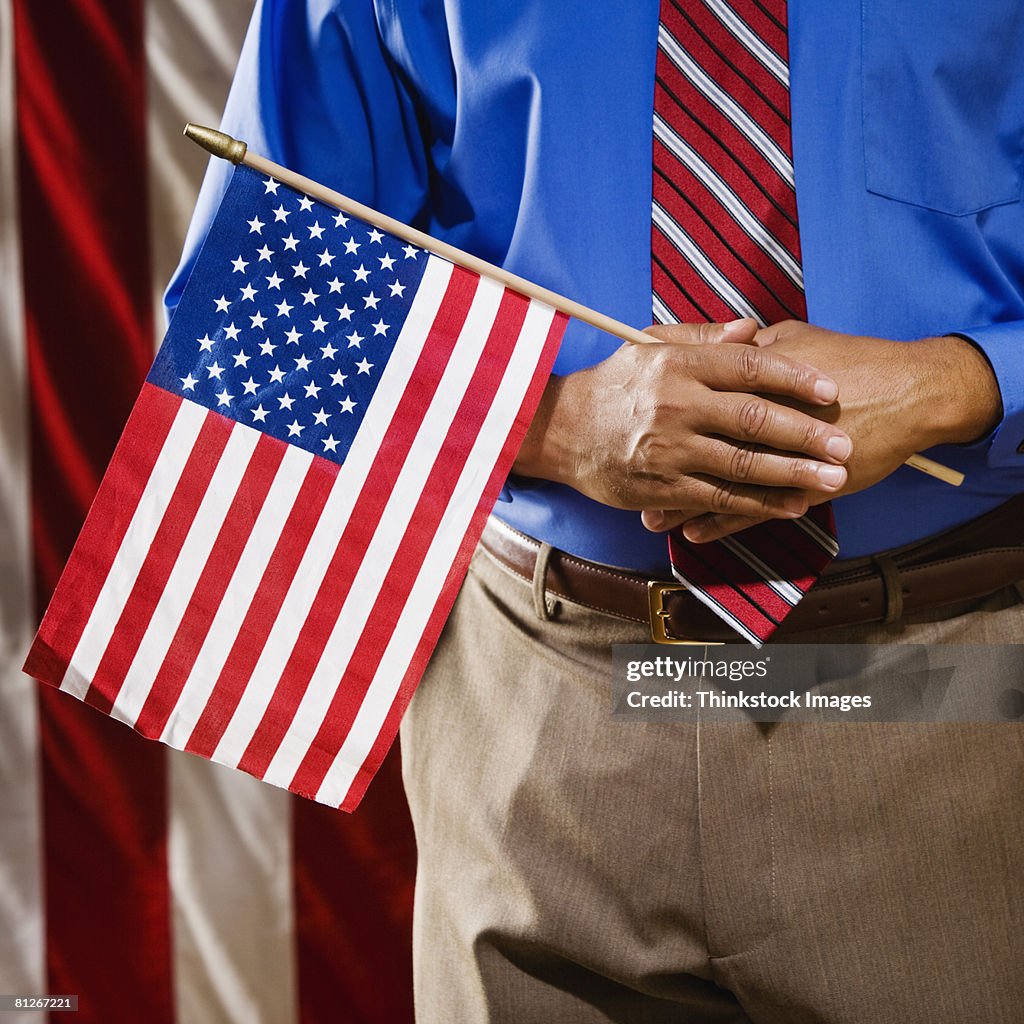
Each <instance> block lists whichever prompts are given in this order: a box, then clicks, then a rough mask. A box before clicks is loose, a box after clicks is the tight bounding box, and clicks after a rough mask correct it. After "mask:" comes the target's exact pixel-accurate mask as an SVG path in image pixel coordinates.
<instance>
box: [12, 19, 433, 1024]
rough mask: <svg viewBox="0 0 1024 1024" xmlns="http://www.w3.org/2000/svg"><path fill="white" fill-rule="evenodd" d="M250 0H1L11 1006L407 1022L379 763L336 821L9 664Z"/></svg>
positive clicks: (125, 359)
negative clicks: (28, 995)
mask: <svg viewBox="0 0 1024 1024" xmlns="http://www.w3.org/2000/svg"><path fill="white" fill-rule="evenodd" d="M250 7H251V4H250V3H249V2H248V0H228V2H225V0H105V2H104V3H102V4H100V3H92V2H87V0H76V2H73V0H61V2H54V3H46V4H41V3H36V2H33V0H0V289H2V292H3V293H2V297H0V481H2V484H0V488H2V490H0V563H2V564H0V992H3V993H13V992H64V993H77V994H78V995H79V996H80V1004H79V1005H80V1010H79V1012H78V1013H77V1014H76V1015H75V1019H76V1020H78V1021H81V1022H83V1024H85V1022H89V1024H92V1022H96V1024H120V1022H122V1021H124V1022H135V1021H139V1020H145V1021H147V1022H148V1024H172V1022H173V1024H184V1022H189V1024H192V1022H203V1024H207V1022H209V1024H218V1022H239V1024H241V1022H246V1024H248V1022H260V1021H267V1022H273V1024H314V1022H316V1024H318V1022H326V1021H330V1022H334V1021H341V1020H344V1021H350V1022H356V1024H358V1022H371V1021H372V1022H381V1024H400V1022H402V1021H410V1020H411V1018H412V1009H411V1003H412V998H411V980H410V974H411V969H410V952H409V942H410V917H411V905H412V880H413V872H414V844H413V838H412V830H411V825H410V823H409V820H408V814H407V810H406V808H405V804H404V798H403V796H402V791H401V785H400V779H399V765H398V761H397V758H396V757H395V756H394V755H392V756H391V757H389V758H388V760H386V761H385V763H384V765H383V767H382V769H381V771H380V772H379V773H378V775H377V778H376V781H375V782H374V784H373V786H372V788H371V790H370V793H369V796H368V797H367V799H366V800H365V801H364V803H363V806H362V807H361V808H360V810H359V812H358V814H356V815H354V816H350V815H345V814H342V813H340V812H338V811H336V810H332V809H330V808H328V807H324V806H320V805H318V804H316V803H313V802H312V801H309V800H303V799H300V798H297V797H294V796H291V795H290V794H288V793H287V792H285V791H284V790H281V789H277V788H275V787H273V786H269V785H266V784H264V783H261V782H258V781H256V780H255V779H253V778H250V777H249V776H248V775H245V774H243V773H241V772H236V771H231V770H229V769H226V768H223V767H220V766H218V765H215V764H211V763H210V762H208V761H205V760H203V759H201V758H198V757H193V756H190V755H188V754H183V753H178V752H176V751H173V750H170V749H169V748H167V747H165V746H163V745H162V744H157V743H152V742H149V741H147V740H145V739H143V738H142V737H141V736H138V735H136V734H135V733H134V732H132V731H131V730H130V729H128V728H125V726H124V725H122V724H121V723H119V722H116V721H113V720H111V719H109V718H107V717H106V716H104V715H101V714H97V713H96V711H95V710H93V709H92V708H90V707H87V706H85V705H84V704H82V703H81V702H80V701H79V700H76V699H74V698H72V697H71V696H69V695H67V694H65V693H62V692H59V691H58V690H56V689H53V688H51V687H43V686H39V685H38V684H37V683H34V682H33V681H32V680H30V679H28V678H26V677H24V676H22V674H21V672H20V667H21V663H22V661H23V659H24V656H25V652H26V651H27V650H28V647H29V644H30V642H31V639H32V635H33V633H34V631H35V629H36V627H37V625H38V620H39V616H40V613H41V611H42V609H43V608H44V607H45V606H46V605H47V603H48V601H49V598H50V594H51V592H52V591H53V589H54V587H55V585H56V583H57V579H58V577H59V575H60V572H61V569H62V567H63V565H64V564H65V562H66V561H67V559H68V556H69V554H70V552H71V549H72V546H73V544H74V541H75V538H76V536H77V534H78V531H79V529H80V528H81V525H82V523H83V521H84V519H85V515H86V512H87V510H88V508H89V506H90V504H91V502H92V500H93V498H94V496H95V493H96V491H97V489H98V486H99V481H100V478H101V476H102V473H103V470H104V468H105V467H106V465H107V463H108V461H109V459H110V457H111V455H112V453H113V451H114V447H115V444H116V441H117V438H118V436H119V435H120V433H121V431H122V429H123V427H124V425H125V423H126V421H127V419H128V416H129V413H130V411H131V409H132V406H133V403H134V402H135V400H136V397H137V395H138V393H139V389H140V387H141V385H142V383H143V380H144V378H145V376H146V373H147V371H148V368H149V366H150V363H151V361H152V356H153V350H154V340H155V338H156V336H157V335H162V333H163V325H162V323H160V319H161V318H160V314H159V311H158V297H159V294H160V291H161V290H162V288H163V286H164V284H165V283H166V281H167V280H168V278H169V276H170V274H171V271H172V269H173V267H174V264H175V262H176V260H177V256H178V252H179V250H180V246H181V239H182V238H183V237H184V232H185V228H186V225H187V219H188V216H189V213H190V211H191V207H192V203H193V201H194V198H195V194H196V191H197V190H198V183H199V178H200V176H201V173H202V169H203V166H204V158H203V156H202V155H201V154H200V153H199V151H198V150H196V149H195V147H192V146H189V145H187V144H185V143H183V142H182V141H181V139H180V131H181V125H182V124H183V123H184V122H185V121H186V120H188V119H190V118H192V119H198V120H204V121H206V122H207V123H215V122H216V120H217V117H218V114H219V109H218V108H219V106H220V104H221V102H222V100H223V97H224V96H225V95H226V91H227V84H228V81H229V78H230V73H231V70H232V68H233V65H234V61H235V57H236V55H237V51H238V47H239V45H240V42H241V35H242V33H243V31H244V27H245V24H246V22H247V20H248V16H249V10H250ZM307 235H308V232H307ZM364 251H365V250H364ZM257 260H258V257H257ZM307 262H308V261H307ZM318 262H319V261H318ZM410 263H411V261H410ZM328 287H329V286H328ZM350 304H351V303H350ZM337 305H338V306H341V305H342V303H340V302H339V303H338V304H337ZM274 312H275V314H276V311H274ZM334 316H335V322H337V313H336V312H335V314H334ZM373 319H374V320H376V319H377V318H376V317H374V318H373ZM229 322H230V321H229ZM244 323H245V324H246V325H248V324H249V321H248V318H247V319H246V320H245V321H244ZM371 330H372V327H371ZM317 337H319V334H318V335H317ZM303 340H306V339H303ZM286 344H287V343H286ZM352 351H353V353H354V352H355V349H353V350H352ZM369 361H370V362H373V361H374V360H373V358H372V357H369ZM233 363H234V361H233V359H232V360H231V366H232V367H233ZM250 365H252V364H250ZM356 374H358V370H356ZM247 379H248V376H246V377H243V378H242V383H243V385H244V381H245V380H247ZM229 390H230V389H229ZM243 395H244V390H243V391H242V392H241V394H240V395H239V398H241V397H242V396H243ZM215 401H216V399H215ZM274 404H275V405H277V404H278V403H276V402H275V403H274ZM317 408H319V406H318V407H317ZM335 410H336V415H341V413H340V408H339V407H338V406H335ZM335 410H328V411H332V412H335ZM315 411H316V410H313V412H315ZM335 422H337V420H336V419H335V418H333V416H332V420H330V421H328V425H333V424H334V423H335ZM285 429H287V426H286V428H285ZM310 436H311V435H310ZM335 436H337V435H335ZM321 447H322V445H321ZM4 1016H5V1020H10V1021H11V1022H12V1024H15V1022H16V1024H30V1022H31V1024H37V1022H39V1021H40V1020H43V1019H45V1015H44V1014H40V1013H30V1014H17V1013H10V1014H5V1015H4ZM56 1019H61V1020H62V1019H63V1017H60V1018H56Z"/></svg>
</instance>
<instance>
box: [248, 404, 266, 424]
mask: <svg viewBox="0 0 1024 1024" xmlns="http://www.w3.org/2000/svg"><path fill="white" fill-rule="evenodd" d="M249 411H250V412H251V413H252V418H253V419H254V420H255V421H256V422H257V423H265V422H266V419H267V410H266V409H264V408H263V403H262V402H260V404H259V405H257V406H256V408H255V409H250V410H249Z"/></svg>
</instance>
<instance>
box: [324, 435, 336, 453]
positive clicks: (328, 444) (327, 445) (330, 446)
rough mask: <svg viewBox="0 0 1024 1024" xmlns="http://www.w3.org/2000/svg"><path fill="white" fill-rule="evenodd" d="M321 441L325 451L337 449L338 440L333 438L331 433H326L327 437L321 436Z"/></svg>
mask: <svg viewBox="0 0 1024 1024" xmlns="http://www.w3.org/2000/svg"><path fill="white" fill-rule="evenodd" d="M323 442H324V451H325V452H336V451H337V450H338V442H337V441H335V440H334V435H333V434H328V435H327V437H325V438H323Z"/></svg>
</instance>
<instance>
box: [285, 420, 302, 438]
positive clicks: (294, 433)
mask: <svg viewBox="0 0 1024 1024" xmlns="http://www.w3.org/2000/svg"><path fill="white" fill-rule="evenodd" d="M305 429H306V428H305V427H300V426H299V421H298V420H292V421H291V423H289V424H288V436H289V437H300V436H301V434H302V431H303V430H305Z"/></svg>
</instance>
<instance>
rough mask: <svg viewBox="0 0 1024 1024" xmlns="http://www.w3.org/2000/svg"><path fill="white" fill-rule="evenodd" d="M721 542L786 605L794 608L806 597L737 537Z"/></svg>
mask: <svg viewBox="0 0 1024 1024" xmlns="http://www.w3.org/2000/svg"><path fill="white" fill-rule="evenodd" d="M721 540H722V544H724V545H725V547H727V548H728V549H729V550H730V551H731V552H732V553H733V554H734V555H735V556H736V557H737V558H742V559H743V561H744V562H746V563H747V565H749V566H750V568H751V569H753V570H754V571H755V572H756V573H757V574H758V575H759V576H760V577H761V578H762V579H763V580H764V582H765V583H767V584H768V586H769V587H771V588H772V590H774V591H775V593H776V594H778V595H779V597H781V598H782V600H783V601H785V602H786V604H789V605H792V606H794V607H795V606H796V605H797V604H799V602H800V598H802V597H803V596H804V595H803V594H802V593H801V592H800V591H799V590H798V589H797V588H796V587H794V586H793V584H792V583H790V582H789V581H788V580H785V579H783V578H781V577H780V576H778V575H777V574H776V573H774V572H773V571H772V570H771V569H770V568H769V567H768V566H767V565H765V563H764V562H762V561H761V559H760V558H758V557H757V555H755V554H754V552H753V551H751V550H750V549H749V548H748V547H746V546H745V545H744V544H743V543H742V542H740V541H738V540H736V538H735V537H723V538H722V539H721Z"/></svg>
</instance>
